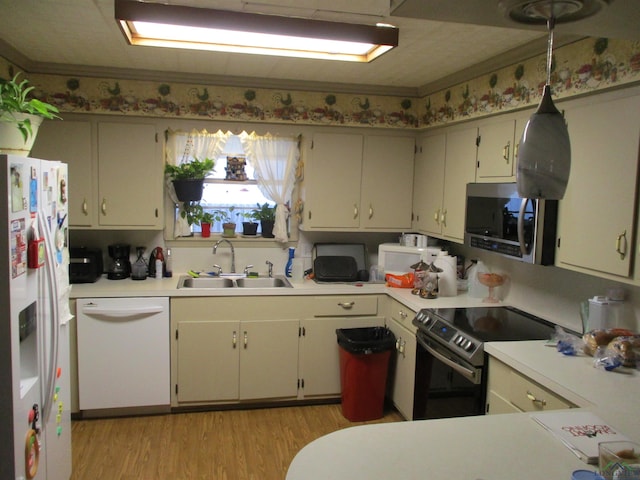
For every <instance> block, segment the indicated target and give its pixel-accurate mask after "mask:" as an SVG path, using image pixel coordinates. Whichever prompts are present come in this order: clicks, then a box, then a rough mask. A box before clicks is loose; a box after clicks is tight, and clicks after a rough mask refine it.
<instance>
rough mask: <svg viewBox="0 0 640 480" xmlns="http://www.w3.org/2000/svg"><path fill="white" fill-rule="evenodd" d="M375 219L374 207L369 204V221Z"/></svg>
mask: <svg viewBox="0 0 640 480" xmlns="http://www.w3.org/2000/svg"><path fill="white" fill-rule="evenodd" d="M371 217H373V205H371V204H369V220H371Z"/></svg>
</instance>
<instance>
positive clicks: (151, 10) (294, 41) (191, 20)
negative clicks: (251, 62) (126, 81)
mask: <svg viewBox="0 0 640 480" xmlns="http://www.w3.org/2000/svg"><path fill="white" fill-rule="evenodd" d="M115 17H116V20H117V21H118V24H119V26H120V29H121V30H122V32H123V34H124V35H125V37H126V39H127V41H128V42H129V43H130V44H131V45H146V46H156V47H170V48H185V49H193V50H211V51H219V52H233V53H253V54H259V55H276V56H287V57H299V58H316V59H325V60H342V61H352V62H370V61H372V60H373V59H375V58H377V57H379V56H380V55H382V54H383V53H385V52H387V51H389V50H391V49H392V48H394V47H396V46H397V45H398V29H397V28H395V27H390V26H371V25H361V24H349V23H338V22H326V21H321V20H311V19H305V18H297V17H283V16H277V15H261V14H254V13H244V12H232V11H224V10H211V9H206V8H195V7H185V6H178V5H166V4H158V3H145V2H139V1H137V0H116V1H115Z"/></svg>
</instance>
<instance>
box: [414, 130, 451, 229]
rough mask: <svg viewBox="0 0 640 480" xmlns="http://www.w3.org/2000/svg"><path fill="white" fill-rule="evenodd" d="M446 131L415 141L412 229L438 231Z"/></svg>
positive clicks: (442, 190) (442, 189)
mask: <svg viewBox="0 0 640 480" xmlns="http://www.w3.org/2000/svg"><path fill="white" fill-rule="evenodd" d="M446 139H447V137H446V134H445V133H443V132H440V133H436V134H431V135H427V136H423V137H421V138H420V139H419V140H418V149H417V152H416V159H415V167H414V171H415V175H414V177H413V229H414V230H419V231H421V232H438V233H440V231H441V228H440V209H441V208H442V198H443V194H444V158H445V152H446Z"/></svg>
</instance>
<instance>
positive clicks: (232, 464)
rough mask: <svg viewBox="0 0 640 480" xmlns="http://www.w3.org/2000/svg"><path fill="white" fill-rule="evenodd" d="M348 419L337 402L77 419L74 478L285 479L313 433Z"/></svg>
mask: <svg viewBox="0 0 640 480" xmlns="http://www.w3.org/2000/svg"><path fill="white" fill-rule="evenodd" d="M396 421H402V417H401V416H400V414H398V413H397V412H396V411H389V412H385V416H384V417H383V418H381V419H380V420H375V421H371V422H358V423H353V422H350V421H349V420H347V419H345V418H344V417H343V416H342V412H341V407H340V404H331V405H311V406H299V407H298V406H296V407H277V408H265V409H253V410H225V411H211V412H197V413H174V414H167V415H153V416H144V417H127V418H112V419H92V420H75V421H74V422H73V425H72V449H73V453H72V454H73V475H72V477H71V479H72V480H191V479H202V480H204V479H207V480H283V479H284V478H285V475H286V472H287V468H288V466H289V464H290V463H291V461H292V460H293V457H294V456H295V454H296V453H297V452H298V451H299V450H300V449H301V448H302V447H304V446H305V445H306V444H308V443H309V442H311V441H312V440H314V439H316V438H318V437H321V436H322V435H325V434H327V433H330V432H333V431H336V430H339V429H341V428H346V427H351V426H354V425H361V424H363V423H380V422H396Z"/></svg>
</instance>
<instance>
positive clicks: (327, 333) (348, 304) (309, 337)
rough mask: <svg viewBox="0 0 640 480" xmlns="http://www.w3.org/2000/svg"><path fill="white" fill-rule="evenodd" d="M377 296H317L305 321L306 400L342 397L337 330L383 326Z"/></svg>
mask: <svg viewBox="0 0 640 480" xmlns="http://www.w3.org/2000/svg"><path fill="white" fill-rule="evenodd" d="M380 298H381V297H379V296H377V295H327V296H317V297H313V298H312V299H310V300H311V302H310V304H309V305H310V307H311V308H310V312H309V313H310V314H312V315H313V317H308V318H305V319H304V320H303V321H302V322H301V324H300V325H301V337H300V376H301V381H300V386H301V394H302V396H304V398H309V397H320V396H329V397H335V396H337V395H340V358H339V352H340V350H339V347H338V339H337V336H336V329H338V328H364V327H381V326H383V325H384V317H383V316H382V315H379V314H378V309H379V306H378V303H379V301H380Z"/></svg>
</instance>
